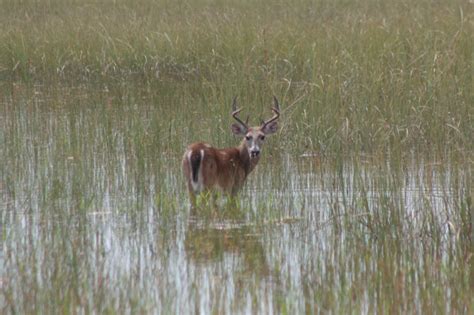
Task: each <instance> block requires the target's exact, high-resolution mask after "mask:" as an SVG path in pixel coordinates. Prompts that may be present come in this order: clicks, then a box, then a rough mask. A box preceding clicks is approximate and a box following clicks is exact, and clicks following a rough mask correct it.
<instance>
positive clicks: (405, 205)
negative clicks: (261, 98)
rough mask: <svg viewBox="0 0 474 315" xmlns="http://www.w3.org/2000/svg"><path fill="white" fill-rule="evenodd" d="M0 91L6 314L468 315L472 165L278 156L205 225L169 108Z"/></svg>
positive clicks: (184, 137) (70, 91) (97, 94)
mask: <svg viewBox="0 0 474 315" xmlns="http://www.w3.org/2000/svg"><path fill="white" fill-rule="evenodd" d="M5 90H6V91H8V92H5V93H4V94H3V95H1V97H2V98H1V106H0V107H1V108H2V110H1V112H0V122H1V124H2V129H1V135H0V142H1V155H2V161H3V162H2V164H1V165H0V171H1V174H0V175H1V177H0V192H1V204H0V207H1V208H0V209H1V236H2V246H1V252H0V309H1V310H2V313H10V312H11V313H15V312H19V313H25V312H26V313H30V312H33V311H39V310H42V311H44V312H45V313H48V312H51V311H58V312H60V311H62V312H67V313H70V312H79V313H82V312H91V311H95V312H104V311H114V312H121V313H135V312H137V311H140V312H152V313H191V312H199V313H265V314H269V313H284V312H287V313H290V312H291V313H297V314H300V313H315V312H328V311H330V312H334V313H347V312H355V313H360V312H364V313H365V312H370V313H373V312H375V311H377V312H381V313H385V312H403V313H412V312H422V313H428V312H433V311H435V312H447V313H458V312H459V313H469V312H472V310H473V303H474V300H473V297H472V294H471V292H472V288H473V277H474V276H473V274H474V270H473V267H472V265H473V264H472V245H471V244H472V243H471V242H470V239H469V238H470V237H471V236H470V234H469V233H472V231H470V230H468V229H469V228H470V227H469V224H470V222H469V219H466V218H469V214H470V211H472V204H471V202H472V201H471V199H470V198H472V186H471V185H472V161H471V162H469V161H463V160H461V161H460V160H455V159H452V160H451V159H449V158H446V159H444V160H442V161H440V160H434V159H429V158H428V157H422V156H418V155H416V154H412V155H411V156H409V158H405V159H392V158H390V157H383V158H374V157H364V156H351V157H347V158H340V157H338V156H326V157H321V156H318V155H313V154H304V155H301V156H293V155H291V154H290V153H289V152H284V153H278V151H276V150H271V149H268V150H267V151H266V152H264V155H263V157H262V162H261V165H259V166H258V167H257V169H256V171H255V172H254V173H253V174H252V175H251V177H250V178H249V180H248V182H247V184H246V186H245V188H244V190H243V191H242V193H241V195H240V197H239V202H238V207H237V208H232V207H229V206H228V205H227V203H226V201H225V199H222V200H220V201H219V210H218V211H217V212H216V211H213V210H212V209H210V208H209V207H207V206H206V205H205V204H204V202H203V203H202V204H201V208H200V209H199V211H198V212H197V213H195V214H192V213H191V212H190V210H189V205H188V199H187V195H186V191H185V188H184V181H183V178H182V175H181V170H180V157H181V154H182V150H183V148H184V146H185V144H186V143H187V142H189V141H190V138H191V134H190V131H189V130H186V128H184V126H185V125H186V121H185V120H183V121H180V119H179V117H178V118H177V115H179V113H177V112H176V111H174V110H173V108H165V109H163V107H162V106H160V103H159V102H157V103H155V102H154V101H152V100H151V99H150V98H147V97H146V96H144V97H142V98H138V97H137V95H139V94H140V93H137V92H130V91H129V92H127V91H125V92H123V94H125V95H127V94H128V95H129V96H128V97H124V98H122V99H121V100H120V101H117V96H116V95H113V96H110V92H108V91H104V90H102V89H96V90H95V89H92V88H90V87H87V88H85V87H80V88H77V87H75V88H71V87H63V88H61V89H52V90H48V89H45V88H44V87H38V86H30V87H24V86H19V87H13V88H12V89H5ZM210 127H212V125H209V128H210ZM224 141H225V139H224ZM273 141H277V138H275V139H274V140H273ZM470 163H471V164H470Z"/></svg>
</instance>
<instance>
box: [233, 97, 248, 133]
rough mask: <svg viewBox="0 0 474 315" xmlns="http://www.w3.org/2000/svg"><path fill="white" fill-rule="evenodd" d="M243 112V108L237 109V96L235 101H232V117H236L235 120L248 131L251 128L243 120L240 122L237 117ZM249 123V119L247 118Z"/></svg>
mask: <svg viewBox="0 0 474 315" xmlns="http://www.w3.org/2000/svg"><path fill="white" fill-rule="evenodd" d="M241 111H242V108H240V109H237V96H235V97H234V100H233V101H232V117H234V119H235V120H237V121H238V122H239V123H240V124H241V125H242V126H244V127H245V128H246V129H248V128H249V127H248V126H247V123H244V122H243V121H242V120H240V118H239V117H237V115H238V114H239V113H240V112H241ZM247 121H248V117H247Z"/></svg>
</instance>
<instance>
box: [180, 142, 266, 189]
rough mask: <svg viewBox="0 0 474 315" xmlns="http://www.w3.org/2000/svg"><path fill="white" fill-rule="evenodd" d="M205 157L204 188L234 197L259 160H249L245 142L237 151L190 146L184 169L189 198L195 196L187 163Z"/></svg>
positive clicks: (205, 145) (201, 145) (203, 164)
mask: <svg viewBox="0 0 474 315" xmlns="http://www.w3.org/2000/svg"><path fill="white" fill-rule="evenodd" d="M201 150H203V151H204V158H203V160H202V161H201V164H200V166H199V173H201V174H202V181H203V188H204V191H206V190H220V191H222V192H224V193H227V194H230V195H235V194H236V193H237V192H238V191H239V190H240V188H242V186H243V184H244V182H245V179H246V178H247V176H248V174H249V173H250V172H251V171H252V170H253V169H254V168H255V166H256V165H257V163H258V160H259V159H260V157H255V158H252V160H251V159H250V157H249V153H248V151H247V147H246V146H245V144H244V143H243V142H242V143H241V145H239V146H238V147H234V148H227V149H216V148H213V147H211V146H210V145H208V144H206V143H193V144H191V145H190V146H189V147H188V148H187V150H186V152H185V154H184V156H183V170H184V175H185V177H186V179H187V184H188V190H189V193H190V195H194V194H196V192H194V190H193V188H192V184H191V181H192V169H191V165H190V163H189V160H188V155H189V152H190V151H191V152H192V154H191V155H193V156H194V155H196V154H201V153H200V152H201Z"/></svg>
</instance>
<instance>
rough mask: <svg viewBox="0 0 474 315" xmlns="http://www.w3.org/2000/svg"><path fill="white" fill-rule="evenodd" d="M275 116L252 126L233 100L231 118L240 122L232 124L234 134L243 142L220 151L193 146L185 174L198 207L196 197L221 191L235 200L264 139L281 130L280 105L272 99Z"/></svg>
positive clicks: (185, 160)
mask: <svg viewBox="0 0 474 315" xmlns="http://www.w3.org/2000/svg"><path fill="white" fill-rule="evenodd" d="M273 103H274V104H273V107H271V110H272V111H273V116H272V117H271V118H270V119H268V120H265V121H264V120H262V121H261V124H260V126H256V127H249V126H248V117H247V119H246V121H245V122H244V121H242V120H241V119H240V118H239V117H238V114H239V113H240V112H241V111H242V109H243V108H240V109H238V108H237V97H234V98H233V101H232V117H233V118H234V119H235V120H236V121H237V122H236V123H233V124H232V125H231V129H232V132H233V134H234V135H237V136H241V137H243V138H242V141H241V142H240V144H239V145H238V146H236V147H230V148H224V149H218V148H215V147H212V146H211V145H209V144H207V143H204V142H195V143H192V144H190V145H189V146H188V147H187V149H186V151H185V153H184V155H183V160H182V168H183V173H184V176H185V178H186V183H187V188H188V192H189V197H190V201H191V208H193V209H195V207H196V198H197V196H198V195H200V194H204V193H211V194H212V195H213V196H214V198H215V195H216V192H221V193H223V194H225V195H227V196H229V197H231V198H232V199H233V198H234V197H235V196H236V195H237V193H238V192H239V191H240V189H241V188H242V187H243V185H244V183H245V180H246V179H247V176H248V175H249V174H250V173H251V172H252V171H253V170H254V169H255V167H256V166H257V164H258V161H259V160H260V153H261V150H262V146H263V144H264V141H265V137H266V136H268V135H271V134H273V133H275V132H276V131H277V130H278V122H277V120H278V118H279V117H280V105H279V104H278V100H277V98H276V97H275V96H273Z"/></svg>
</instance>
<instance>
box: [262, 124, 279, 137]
mask: <svg viewBox="0 0 474 315" xmlns="http://www.w3.org/2000/svg"><path fill="white" fill-rule="evenodd" d="M277 130H278V122H276V121H272V122H271V123H268V124H266V125H265V126H264V127H263V129H262V132H263V133H264V134H266V135H270V134H272V133H275V132H276V131H277Z"/></svg>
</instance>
